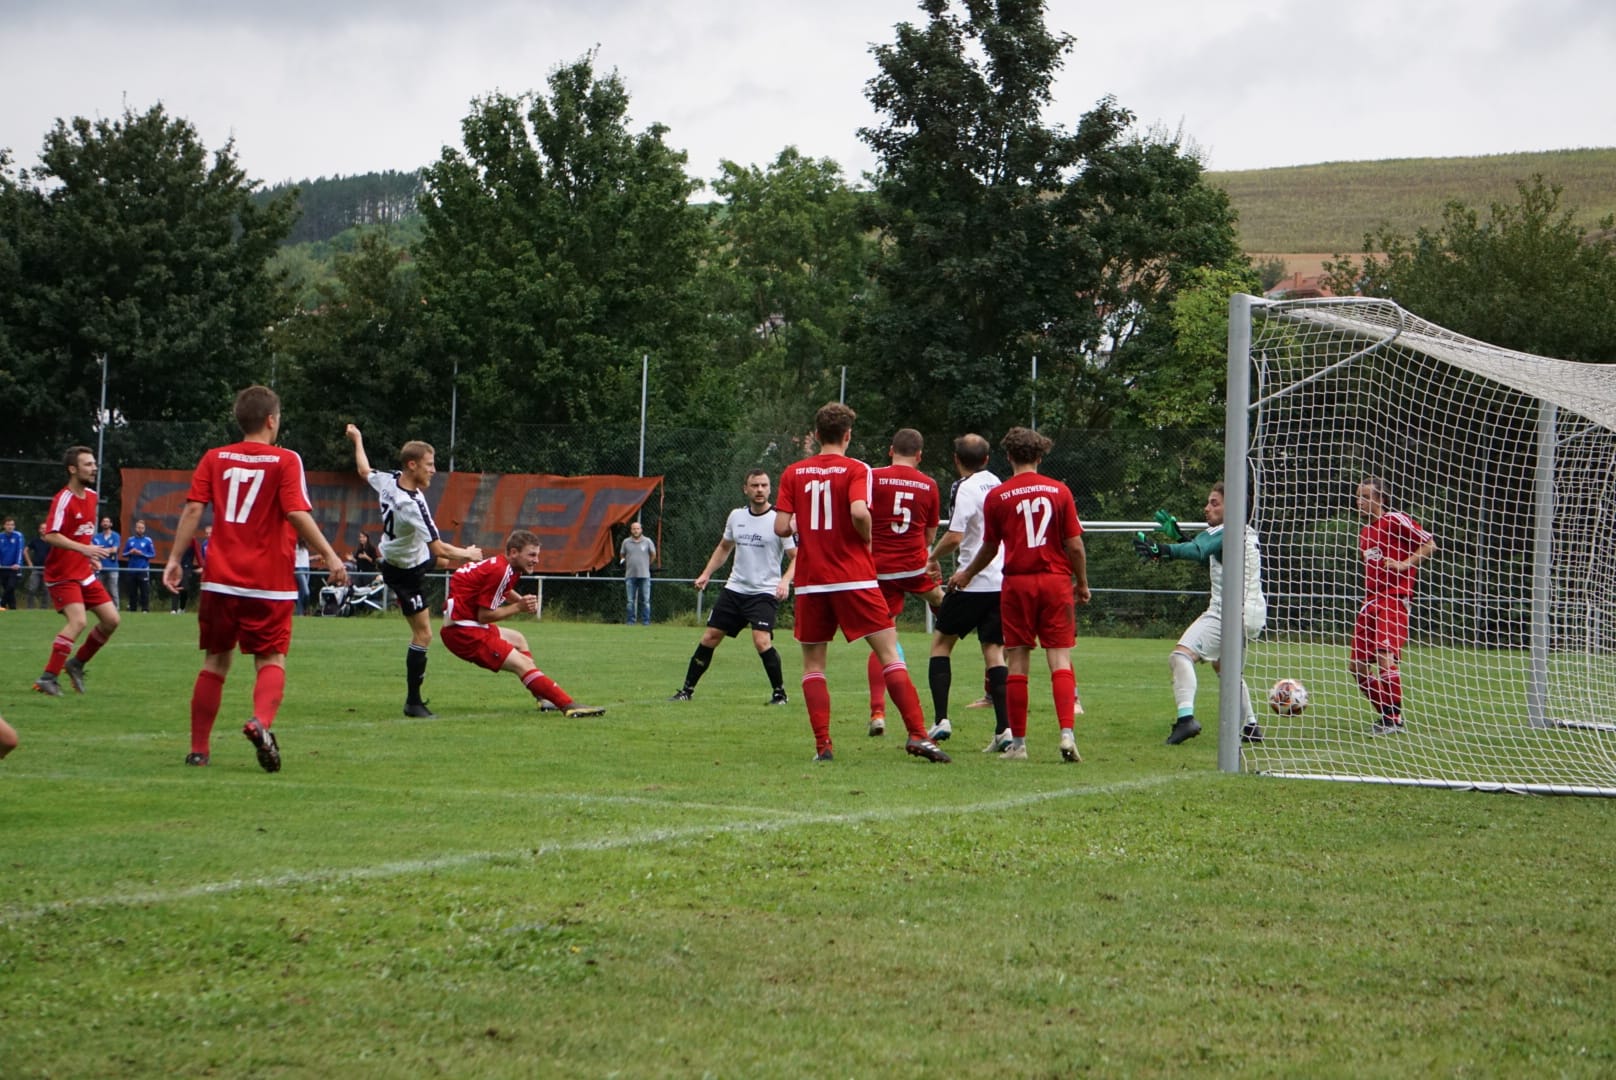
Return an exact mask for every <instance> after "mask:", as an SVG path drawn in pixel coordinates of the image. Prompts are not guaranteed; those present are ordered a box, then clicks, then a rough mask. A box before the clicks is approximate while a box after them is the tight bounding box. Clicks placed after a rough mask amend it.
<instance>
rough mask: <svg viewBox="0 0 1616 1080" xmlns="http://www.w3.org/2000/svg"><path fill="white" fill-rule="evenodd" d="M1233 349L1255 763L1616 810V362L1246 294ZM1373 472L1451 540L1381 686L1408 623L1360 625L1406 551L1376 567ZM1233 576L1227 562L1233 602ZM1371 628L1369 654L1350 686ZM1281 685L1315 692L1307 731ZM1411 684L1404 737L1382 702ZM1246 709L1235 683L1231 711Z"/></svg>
mask: <svg viewBox="0 0 1616 1080" xmlns="http://www.w3.org/2000/svg"><path fill="white" fill-rule="evenodd" d="M1248 340H1249V346H1248V344H1247V342H1248ZM1229 353H1230V398H1231V401H1238V402H1246V403H1248V408H1247V411H1246V421H1247V422H1246V423H1245V424H1237V423H1231V424H1230V429H1229V439H1230V446H1229V458H1228V460H1229V461H1230V462H1239V461H1241V460H1242V459H1243V460H1244V461H1245V462H1246V464H1247V468H1246V469H1245V470H1240V469H1239V468H1238V467H1237V468H1235V469H1233V470H1231V471H1230V499H1229V505H1230V507H1231V508H1232V507H1234V506H1237V505H1239V503H1237V502H1236V501H1235V499H1234V496H1235V495H1236V494H1237V489H1240V488H1247V487H1248V485H1249V499H1250V503H1249V505H1250V507H1251V512H1250V517H1249V525H1248V526H1246V527H1249V528H1254V529H1256V530H1257V532H1258V535H1259V538H1260V540H1261V545H1262V571H1263V578H1264V581H1263V586H1264V591H1265V592H1266V594H1267V597H1268V605H1269V606H1268V626H1267V629H1266V631H1265V632H1264V633H1263V634H1262V635H1261V636H1259V637H1258V638H1256V639H1254V640H1251V641H1248V642H1246V643H1245V647H1244V654H1245V655H1244V657H1243V658H1241V657H1239V656H1230V655H1228V654H1227V653H1226V655H1225V663H1226V664H1227V663H1229V662H1230V661H1235V662H1236V663H1237V664H1238V663H1240V662H1242V661H1243V665H1244V667H1243V670H1244V671H1245V675H1246V680H1247V684H1248V685H1249V686H1250V688H1251V692H1252V694H1253V695H1254V696H1255V697H1256V698H1257V701H1256V702H1255V705H1256V708H1257V709H1258V712H1259V715H1260V716H1261V718H1262V721H1263V727H1264V729H1265V736H1266V737H1265V738H1264V740H1263V741H1262V742H1261V743H1257V744H1251V745H1247V746H1245V747H1243V748H1241V749H1240V751H1239V767H1240V768H1242V769H1244V770H1246V771H1255V772H1260V773H1265V774H1272V775H1284V776H1298V777H1315V778H1327V779H1336V780H1354V781H1367V782H1380V783H1392V784H1416V785H1426V786H1438V787H1474V788H1483V789H1495V790H1496V789H1507V790H1518V791H1533V792H1542V793H1564V794H1598V795H1616V365H1613V366H1610V367H1605V366H1602V365H1597V364H1580V363H1573V362H1570V361H1563V360H1553V359H1547V358H1545V357H1540V356H1532V355H1529V354H1525V353H1518V352H1512V351H1510V350H1507V349H1501V348H1497V347H1495V346H1492V345H1487V344H1485V343H1483V342H1479V341H1474V340H1471V339H1468V338H1465V337H1462V336H1460V335H1458V334H1454V333H1452V332H1450V331H1448V330H1444V329H1443V328H1442V327H1440V326H1435V325H1433V324H1431V323H1428V322H1425V321H1424V320H1422V319H1419V318H1418V317H1416V316H1414V315H1412V314H1410V313H1408V312H1406V311H1404V310H1402V309H1401V308H1399V307H1398V306H1397V305H1395V304H1393V303H1390V302H1387V301H1377V300H1364V299H1356V298H1354V299H1335V300H1310V301H1294V302H1268V301H1263V300H1258V299H1255V298H1250V297H1237V298H1235V300H1234V301H1233V302H1232V303H1231V323H1230V350H1229ZM1236 415H1237V409H1236V408H1234V407H1231V409H1230V416H1231V418H1233V417H1234V416H1236ZM1242 443H1244V444H1245V445H1244V446H1242V445H1241V444H1242ZM1240 473H1243V475H1239V476H1236V475H1235V474H1240ZM1369 477H1376V478H1380V480H1381V481H1382V484H1381V486H1383V487H1384V488H1385V491H1384V496H1385V498H1384V503H1385V509H1387V510H1389V511H1396V512H1401V513H1402V514H1404V515H1406V517H1407V518H1408V519H1412V521H1413V522H1414V523H1416V524H1417V526H1418V528H1419V529H1423V530H1424V531H1425V532H1428V533H1429V534H1430V536H1431V538H1432V539H1433V540H1434V542H1435V544H1436V550H1435V552H1434V553H1433V554H1431V555H1430V556H1429V557H1428V558H1426V559H1425V560H1424V561H1423V562H1422V563H1420V564H1419V565H1418V566H1417V568H1416V569H1415V571H1414V584H1413V589H1412V594H1411V595H1409V596H1408V597H1407V599H1406V600H1405V601H1403V604H1404V605H1405V606H1406V611H1407V616H1408V622H1407V643H1406V644H1405V645H1403V647H1402V648H1401V650H1400V657H1399V659H1398V663H1397V665H1396V667H1397V669H1398V674H1397V676H1396V679H1392V678H1391V677H1390V676H1389V675H1388V676H1387V677H1386V678H1384V679H1379V680H1378V681H1377V677H1378V676H1382V675H1387V673H1386V672H1385V671H1384V670H1383V666H1382V665H1381V664H1380V663H1378V654H1379V652H1380V651H1381V648H1382V647H1383V646H1384V645H1385V644H1386V636H1387V635H1388V634H1389V635H1391V639H1392V640H1394V641H1395V638H1396V636H1397V633H1396V631H1397V627H1396V626H1395V622H1396V620H1395V618H1390V619H1388V618H1386V617H1385V602H1384V601H1382V602H1381V603H1380V604H1377V605H1375V609H1376V610H1377V611H1378V612H1380V613H1381V615H1382V619H1381V622H1380V623H1379V625H1375V626H1370V625H1366V624H1364V623H1363V622H1362V620H1361V619H1360V610H1361V609H1362V608H1363V607H1364V606H1365V600H1366V566H1367V565H1368V562H1369V561H1372V560H1373V559H1375V558H1384V559H1386V560H1392V559H1393V557H1394V555H1395V554H1397V553H1399V552H1401V551H1405V550H1407V549H1406V548H1403V547H1398V546H1397V545H1398V543H1399V541H1396V540H1394V541H1393V542H1392V543H1391V544H1390V545H1389V546H1387V547H1385V549H1384V550H1381V549H1380V548H1379V546H1378V545H1377V543H1376V541H1378V540H1381V539H1384V538H1385V534H1384V533H1375V534H1372V536H1371V538H1370V540H1369V541H1368V542H1367V544H1366V545H1365V546H1367V547H1368V548H1370V549H1371V551H1370V558H1369V560H1366V557H1365V554H1364V552H1363V551H1362V550H1361V543H1362V542H1361V539H1360V530H1362V529H1363V528H1364V527H1365V525H1366V524H1369V522H1370V520H1371V513H1372V512H1373V510H1374V509H1375V508H1374V507H1372V506H1371V507H1367V508H1366V510H1367V511H1368V512H1365V511H1361V510H1360V509H1359V507H1358V505H1357V504H1358V500H1357V498H1356V496H1357V493H1358V490H1359V486H1360V484H1361V483H1362V482H1363V481H1364V480H1365V479H1366V478H1369ZM1238 493H1240V494H1247V493H1245V492H1238ZM1229 517H1230V519H1231V520H1230V531H1231V532H1234V531H1235V530H1236V529H1240V525H1239V523H1237V522H1236V521H1234V519H1235V518H1237V517H1238V515H1237V514H1236V513H1235V512H1234V511H1233V510H1232V509H1231V511H1230V514H1229ZM1393 524H1395V523H1391V522H1388V523H1386V527H1388V528H1390V527H1391V526H1392V525H1393ZM1240 531H1243V529H1242V530H1240ZM1415 536H1416V538H1417V534H1415ZM1228 539H1231V540H1232V539H1238V533H1236V535H1235V536H1231V537H1229V538H1228ZM1413 542H1414V541H1413V540H1410V541H1407V543H1413ZM1237 550H1238V549H1237ZM1397 568H1398V567H1397V564H1396V563H1395V562H1388V563H1386V564H1384V565H1383V566H1382V567H1381V570H1380V574H1381V576H1380V578H1379V579H1378V580H1379V582H1380V584H1379V587H1378V588H1377V592H1384V591H1386V589H1387V585H1386V584H1385V583H1386V582H1388V581H1391V580H1393V579H1395V577H1396V574H1395V573H1391V574H1389V575H1388V574H1387V573H1386V572H1387V571H1388V570H1389V571H1393V572H1395V571H1396V570H1397ZM1238 576H1239V569H1238V568H1237V567H1235V566H1234V565H1233V564H1232V563H1231V564H1230V565H1228V566H1227V567H1226V569H1225V578H1226V580H1225V583H1224V584H1225V589H1226V590H1227V591H1226V592H1225V597H1226V598H1227V597H1229V596H1231V595H1236V596H1237V595H1239V594H1238V592H1237V591H1236V590H1238V589H1239V587H1240V585H1239V582H1238V581H1231V580H1228V579H1230V578H1237V577H1238ZM1393 603H1396V601H1393ZM1227 604H1228V601H1227V599H1226V600H1225V605H1226V610H1239V608H1238V606H1237V607H1234V608H1232V609H1231V608H1228V607H1227ZM1355 630H1356V632H1357V636H1358V638H1359V643H1358V645H1357V647H1356V649H1357V655H1359V656H1360V658H1361V657H1363V656H1368V657H1371V658H1374V659H1371V660H1370V662H1369V663H1367V664H1364V665H1362V666H1361V668H1360V670H1359V671H1358V672H1356V673H1355V672H1354V670H1353V666H1352V663H1351V661H1352V659H1353V656H1354V654H1355V645H1354V639H1355ZM1226 648H1227V645H1226ZM1236 648H1237V649H1238V645H1237V646H1236ZM1281 678H1290V679H1297V680H1299V681H1300V682H1301V683H1302V684H1303V685H1304V686H1305V687H1306V688H1307V690H1308V695H1309V698H1310V704H1309V705H1308V707H1307V708H1306V709H1305V710H1304V711H1303V712H1302V713H1301V714H1300V715H1297V716H1282V715H1278V714H1276V713H1275V712H1273V711H1272V710H1271V709H1270V707H1269V705H1268V702H1267V700H1266V699H1267V697H1268V688H1269V687H1270V686H1272V685H1273V683H1274V682H1276V681H1277V680H1279V679H1281ZM1397 680H1400V684H1401V685H1400V691H1401V716H1402V719H1403V724H1402V727H1401V728H1397V727H1396V726H1395V725H1394V724H1391V723H1388V714H1387V712H1386V709H1385V706H1386V705H1387V704H1388V703H1392V704H1395V702H1393V701H1391V699H1393V698H1395V696H1396V694H1395V690H1396V687H1394V686H1392V685H1391V684H1392V683H1393V682H1395V681H1397ZM1231 681H1232V680H1231ZM1230 700H1234V701H1237V700H1238V683H1237V682H1236V683H1235V690H1234V696H1233V697H1232V698H1225V703H1226V707H1225V715H1228V712H1227V702H1228V701H1230ZM1239 726H1240V725H1239V723H1238V722H1235V723H1234V724H1233V725H1232V727H1233V729H1234V731H1236V732H1238V730H1239ZM1223 727H1224V728H1225V729H1226V731H1227V729H1229V728H1230V727H1231V725H1229V724H1228V723H1225V724H1224V725H1223ZM1225 745H1232V743H1230V744H1225ZM1222 757H1223V755H1221V754H1220V758H1222ZM1225 767H1228V766H1227V765H1226V766H1225Z"/></svg>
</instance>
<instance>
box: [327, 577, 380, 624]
mask: <svg viewBox="0 0 1616 1080" xmlns="http://www.w3.org/2000/svg"><path fill="white" fill-rule="evenodd" d="M386 608H387V583H386V582H385V581H383V580H382V579H381V578H376V579H374V580H372V581H368V582H366V583H365V584H363V585H343V586H340V587H339V586H336V585H326V586H324V587H323V588H321V589H320V614H321V615H333V616H338V617H340V618H344V619H346V618H347V617H348V616H350V615H354V614H357V613H359V612H361V611H365V610H367V609H368V610H370V611H384V610H386Z"/></svg>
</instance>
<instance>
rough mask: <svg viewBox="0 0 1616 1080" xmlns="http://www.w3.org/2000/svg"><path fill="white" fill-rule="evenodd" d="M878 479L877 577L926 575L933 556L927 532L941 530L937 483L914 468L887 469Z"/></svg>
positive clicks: (873, 535) (873, 534) (873, 525)
mask: <svg viewBox="0 0 1616 1080" xmlns="http://www.w3.org/2000/svg"><path fill="white" fill-rule="evenodd" d="M874 476H875V498H874V499H873V500H872V501H871V502H870V546H871V548H872V550H873V551H874V554H875V569H876V571H877V573H878V574H879V575H880V576H881V577H883V578H904V577H913V576H914V575H916V574H924V573H925V572H926V559H927V558H928V557H929V556H930V555H931V549H930V548H929V547H928V546H927V544H926V530H927V529H935V528H936V527H937V522H938V521H939V515H938V507H939V505H940V504H941V503H942V501H943V498H942V493H941V492H940V491H938V490H937V481H935V480H933V479H932V478H931V477H929V476H927V475H926V474H925V473H923V472H921V471H920V470H919V469H917V468H915V467H914V466H913V465H884V466H882V467H881V468H879V469H876V470H875V471H874Z"/></svg>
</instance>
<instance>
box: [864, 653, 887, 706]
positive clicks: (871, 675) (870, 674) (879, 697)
mask: <svg viewBox="0 0 1616 1080" xmlns="http://www.w3.org/2000/svg"><path fill="white" fill-rule="evenodd" d="M864 677H865V679H866V680H867V681H868V682H869V684H870V715H871V716H874V715H875V714H876V713H884V712H886V708H887V683H886V677H885V676H884V675H883V674H882V673H881V658H880V657H879V656H876V655H875V653H873V652H872V653H871V654H870V659H869V662H868V663H866V664H865V665H864Z"/></svg>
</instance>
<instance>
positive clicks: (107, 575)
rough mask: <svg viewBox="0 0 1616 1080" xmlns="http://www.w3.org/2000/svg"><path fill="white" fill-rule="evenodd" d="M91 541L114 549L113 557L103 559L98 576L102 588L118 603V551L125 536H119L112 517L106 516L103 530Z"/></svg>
mask: <svg viewBox="0 0 1616 1080" xmlns="http://www.w3.org/2000/svg"><path fill="white" fill-rule="evenodd" d="M91 543H93V544H95V546H96V547H104V548H111V549H112V556H111V558H108V559H103V560H102V562H101V573H100V574H98V575H97V576H98V577H100V579H101V586H102V588H104V589H106V590H107V595H108V596H110V597H112V602H113V603H114V604H116V603H117V602H118V577H119V574H118V553H119V552H120V551H122V550H123V537H122V536H119V535H118V530H117V529H115V528H113V527H112V519H111V518H109V517H104V518H102V519H101V531H100V532H98V533H96V534H95V539H94V540H92V541H91Z"/></svg>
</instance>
